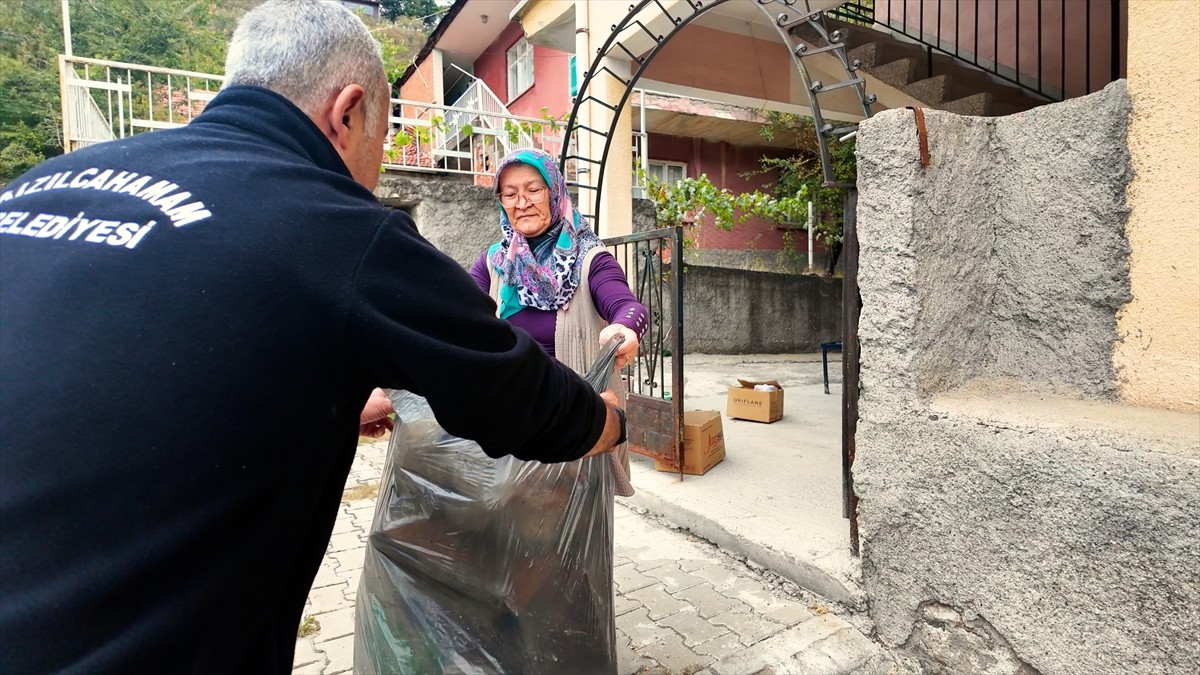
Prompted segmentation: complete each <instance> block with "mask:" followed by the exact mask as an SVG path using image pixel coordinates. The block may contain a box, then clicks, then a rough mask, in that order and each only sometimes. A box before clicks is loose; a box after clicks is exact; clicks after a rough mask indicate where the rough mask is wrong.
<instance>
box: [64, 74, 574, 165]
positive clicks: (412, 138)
mask: <svg viewBox="0 0 1200 675" xmlns="http://www.w3.org/2000/svg"><path fill="white" fill-rule="evenodd" d="M59 76H60V78H61V79H60V86H61V88H62V104H63V139H64V141H63V147H64V149H65V150H66V151H67V152H70V151H72V150H78V149H79V148H82V147H85V146H88V145H92V144H93V143H100V142H103V141H110V140H113V139H117V138H125V137H127V136H131V135H133V134H136V133H141V132H144V131H154V130H157V129H170V128H173V127H180V126H183V125H185V124H187V123H188V122H190V121H192V119H193V118H194V117H196V116H197V115H199V114H200V112H201V111H203V110H204V106H205V105H207V104H208V102H209V101H210V100H212V98H213V97H215V96H216V95H217V93H218V92H219V90H220V88H221V85H222V84H223V83H224V81H225V78H224V77H223V76H221V75H215V74H212V73H197V72H192V71H186V70H176V69H172V68H158V67H155V66H143V65H138V64H133V63H121V62H117V61H104V60H101V59H88V58H80V57H67V56H60V57H59ZM480 87H481V88H477V90H475V91H472V90H468V92H467V96H464V98H463V99H460V101H459V102H458V103H457V104H456V105H453V106H445V105H438V104H433V103H423V102H419V101H406V100H402V99H395V98H394V99H392V100H391V103H392V106H391V116H390V125H389V126H390V129H389V133H388V138H387V140H386V142H385V145H384V150H385V154H384V167H385V168H388V169H393V170H407V171H422V172H432V173H448V174H459V175H463V176H470V177H472V178H473V179H474V181H475V182H476V183H479V184H483V185H490V184H491V178H492V173H493V172H494V171H495V167H496V165H497V163H498V162H499V160H500V159H501V158H502V157H503V156H504V155H506V154H507V153H509V152H510V151H512V150H514V149H517V148H540V149H542V150H545V151H547V152H549V153H551V154H553V155H555V156H558V155H559V154H561V151H562V144H563V140H564V136H565V133H564V131H565V130H564V128H563V126H562V124H561V123H560V122H557V121H555V120H548V119H538V118H534V117H521V116H518V115H512V114H508V113H507V111H506V109H505V108H504V106H503V105H502V104H500V102H499V99H496V98H495V95H494V94H491V92H490V90H486V87H482V83H480ZM489 95H490V96H489ZM568 173H572V174H573V167H568ZM572 178H573V176H572Z"/></svg>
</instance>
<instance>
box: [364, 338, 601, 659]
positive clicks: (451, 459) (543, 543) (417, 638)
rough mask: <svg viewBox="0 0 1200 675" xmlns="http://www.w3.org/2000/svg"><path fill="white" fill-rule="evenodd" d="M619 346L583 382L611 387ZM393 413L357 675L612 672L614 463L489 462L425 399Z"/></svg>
mask: <svg viewBox="0 0 1200 675" xmlns="http://www.w3.org/2000/svg"><path fill="white" fill-rule="evenodd" d="M618 344H619V342H616V341H614V342H613V343H611V344H609V345H608V346H607V347H606V348H605V349H604V350H603V351H602V353H601V355H600V357H599V358H598V359H597V362H596V364H595V365H594V366H593V367H592V369H591V370H590V371H589V372H588V374H587V375H585V377H586V378H587V379H588V380H589V382H590V383H591V384H592V386H593V387H595V388H596V389H597V390H600V389H602V388H603V387H604V386H605V383H607V382H608V380H609V377H610V376H611V374H612V371H613V365H614V362H615V359H616V354H615V352H616V347H617V345H618ZM390 396H391V399H392V403H393V405H394V406H395V408H396V413H397V415H396V416H397V421H398V422H400V424H397V425H396V429H395V430H394V431H393V432H392V439H391V444H390V445H389V447H388V457H387V462H386V464H385V467H384V472H383V478H382V483H381V485H380V491H379V499H378V501H377V502H376V506H375V517H374V520H373V521H372V524H371V535H370V538H369V540H368V544H367V552H366V560H365V562H364V565H363V571H362V577H361V580H360V581H359V588H358V600H357V608H356V610H355V613H356V617H355V625H356V628H355V634H354V672H355V673H379V674H380V675H384V674H386V675H393V674H398V673H615V672H616V667H617V666H616V645H615V638H616V636H615V623H614V615H613V587H612V573H613V567H612V542H613V509H612V503H613V489H614V488H613V476H612V470H611V469H610V464H609V461H608V460H607V458H606V457H605V456H603V455H601V456H599V457H590V458H587V459H583V460H579V461H576V462H569V463H565V464H542V463H540V462H523V461H521V460H517V459H513V458H511V457H506V458H503V459H498V460H497V459H491V458H490V457H488V456H487V455H485V454H484V453H483V451H482V450H480V449H479V446H478V445H476V444H475V443H473V442H471V441H467V440H464V439H461V438H457V437H454V436H451V435H450V434H448V433H446V432H445V431H444V430H443V429H442V428H441V427H440V426H439V425H438V423H437V421H436V420H435V419H434V416H433V412H432V411H431V410H430V409H429V406H428V405H427V404H426V402H425V399H423V398H421V397H420V396H416V395H414V394H411V393H409V392H403V391H396V392H391V394H390Z"/></svg>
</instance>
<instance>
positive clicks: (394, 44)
mask: <svg viewBox="0 0 1200 675" xmlns="http://www.w3.org/2000/svg"><path fill="white" fill-rule="evenodd" d="M371 34H372V35H374V36H375V39H376V40H379V47H380V50H381V51H382V52H383V67H384V70H386V71H387V78H388V82H395V81H396V80H398V79H400V76H401V75H403V74H404V71H405V70H407V69H408V67H409V66H410V65H412V62H413V59H414V58H416V56H417V53H418V52H419V51H421V45H423V44H425V38H426V37H428V32H427V31H426V29H425V24H424V23H423V22H422V21H421V20H419V19H415V18H412V17H407V16H404V17H400V18H399V19H398V20H396V22H395V23H391V24H380V25H379V27H378V28H376V29H375V30H373V31H371Z"/></svg>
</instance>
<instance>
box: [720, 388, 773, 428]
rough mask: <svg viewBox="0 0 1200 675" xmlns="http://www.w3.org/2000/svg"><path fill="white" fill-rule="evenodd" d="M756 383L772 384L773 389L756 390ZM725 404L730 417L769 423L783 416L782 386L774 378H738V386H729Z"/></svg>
mask: <svg viewBox="0 0 1200 675" xmlns="http://www.w3.org/2000/svg"><path fill="white" fill-rule="evenodd" d="M758 384H769V385H773V386H774V387H775V391H758V390H756V389H755V388H754V386H755V385H758ZM727 404H728V407H727V409H726V412H725V414H727V415H729V416H730V417H733V418H736V419H739V420H750V421H752V422H767V423H768V424H769V423H771V422H774V421H776V420H779V419H782V418H783V386H782V385H780V384H779V383H778V382H776V381H775V380H762V381H755V380H738V386H736V387H730V388H729V398H728V401H727Z"/></svg>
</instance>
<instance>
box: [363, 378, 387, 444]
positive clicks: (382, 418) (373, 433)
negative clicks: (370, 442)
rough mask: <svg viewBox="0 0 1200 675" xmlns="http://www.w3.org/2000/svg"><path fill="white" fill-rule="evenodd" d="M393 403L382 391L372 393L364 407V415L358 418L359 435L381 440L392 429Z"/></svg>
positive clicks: (377, 390)
mask: <svg viewBox="0 0 1200 675" xmlns="http://www.w3.org/2000/svg"><path fill="white" fill-rule="evenodd" d="M392 412H393V410H392V401H391V399H389V398H388V397H387V394H385V393H383V390H382V389H376V390H374V391H372V392H371V398H369V399H367V404H366V405H365V406H363V411H362V414H361V415H359V416H358V435H359V436H366V437H367V438H379V437H380V436H383V434H384V433H385V432H387V431H389V430H390V429H391V428H392V420H391V418H390V417H388V415H390V414H392Z"/></svg>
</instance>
